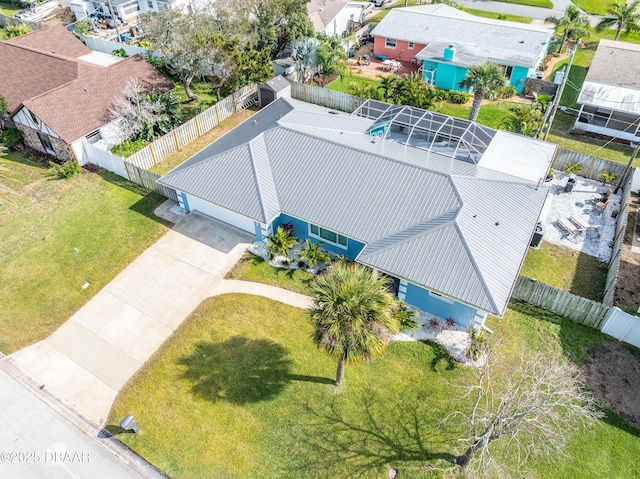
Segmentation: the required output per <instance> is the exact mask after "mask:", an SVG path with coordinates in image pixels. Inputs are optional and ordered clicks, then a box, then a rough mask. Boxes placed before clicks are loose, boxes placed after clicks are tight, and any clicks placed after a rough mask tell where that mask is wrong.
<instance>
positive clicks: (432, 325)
mask: <svg viewBox="0 0 640 479" xmlns="http://www.w3.org/2000/svg"><path fill="white" fill-rule="evenodd" d="M429 327H430V328H431V329H438V328H439V327H440V320H439V319H438V318H431V319H430V320H429Z"/></svg>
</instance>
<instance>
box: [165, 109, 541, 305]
mask: <svg viewBox="0 0 640 479" xmlns="http://www.w3.org/2000/svg"><path fill="white" fill-rule="evenodd" d="M288 101H289V100H287V101H284V100H282V99H281V100H276V102H274V103H272V104H271V105H276V104H277V103H279V102H283V103H287V102H288ZM271 105H270V106H269V107H267V108H266V109H265V110H267V109H268V108H271ZM288 105H289V106H291V104H289V103H288ZM282 108H283V107H282V106H280V107H278V106H276V107H275V108H273V110H272V112H267V114H266V116H268V117H269V118H271V119H272V120H274V121H273V122H272V128H270V129H264V128H258V129H256V131H255V133H256V134H255V135H254V137H253V138H250V139H248V140H246V143H245V144H243V145H240V146H237V147H235V148H232V149H227V147H228V145H230V144H232V143H233V142H230V141H229V140H227V141H225V142H223V143H222V146H223V149H222V152H221V153H219V154H216V153H215V148H214V147H215V145H216V144H217V143H218V141H220V140H218V141H216V142H214V143H212V145H210V147H209V148H208V150H209V153H210V156H209V158H208V159H204V160H203V159H201V160H200V161H198V162H191V160H189V161H190V162H191V164H189V165H187V166H186V167H179V168H176V169H175V170H173V171H172V172H170V173H168V174H167V175H165V176H164V177H162V178H161V179H160V180H159V181H160V182H161V183H162V184H165V185H168V186H170V187H173V188H175V189H178V190H180V191H185V192H187V193H189V194H192V195H195V196H198V197H200V198H202V199H205V200H207V201H211V202H212V203H215V204H217V205H220V206H223V207H225V208H227V209H230V210H232V211H236V212H238V213H240V214H243V215H245V216H248V217H250V218H253V219H255V220H257V221H260V222H262V223H267V222H269V221H271V220H273V219H274V218H275V217H276V216H277V215H278V214H279V213H281V212H282V213H286V214H289V215H292V216H294V217H297V218H300V219H303V220H306V221H310V222H313V223H315V224H318V225H320V226H324V227H326V228H329V229H332V230H334V231H337V232H339V233H341V234H343V235H345V236H348V237H351V238H354V239H357V240H359V241H362V242H364V243H365V244H366V245H367V246H366V247H365V249H364V250H363V252H362V253H361V255H360V257H359V258H358V261H360V262H362V263H364V264H368V265H371V266H373V267H376V268H379V269H381V270H383V271H386V272H389V273H390V274H393V275H395V276H397V277H400V278H404V279H407V280H409V281H411V282H413V283H416V284H419V285H422V286H425V287H427V288H429V289H431V290H434V291H437V292H439V293H442V294H445V295H447V296H450V297H452V298H457V299H459V300H461V301H463V302H465V303H468V304H470V305H473V306H475V307H478V308H481V309H483V310H486V311H489V312H491V313H493V314H498V315H501V314H502V313H503V312H504V310H505V308H506V306H507V302H508V299H509V296H510V292H511V287H512V285H513V284H514V282H515V280H516V278H517V275H518V272H519V269H520V266H521V263H522V261H523V259H524V255H525V254H526V250H527V247H528V243H529V239H530V237H531V234H532V232H533V229H534V228H535V225H536V222H537V220H538V217H539V214H540V211H541V209H542V205H543V204H544V200H545V198H546V193H547V189H546V188H545V187H540V188H539V189H536V184H535V183H532V182H527V181H523V180H520V179H517V178H514V177H513V176H509V175H505V174H502V173H500V172H498V171H492V170H487V169H485V168H482V167H479V166H477V165H475V164H473V163H468V162H465V161H459V160H455V159H452V158H446V157H444V156H443V155H440V154H438V153H434V152H431V151H429V152H427V151H424V150H420V149H418V148H414V147H412V146H409V145H402V144H398V143H395V142H393V141H388V140H382V139H375V138H373V137H371V136H369V135H366V134H363V133H358V132H348V131H343V130H341V129H340V128H339V129H336V130H331V129H329V128H327V127H328V126H329V125H328V124H327V123H326V121H329V119H330V118H331V117H333V118H335V120H336V125H339V126H340V127H342V126H344V125H343V119H342V118H340V117H339V115H331V114H328V113H327V112H328V110H326V109H323V110H324V114H325V115H326V116H327V118H324V117H322V115H320V116H318V114H316V113H313V112H311V113H308V112H303V114H299V113H296V114H295V115H293V116H292V118H287V116H288V115H285V116H283V118H282V119H281V120H280V119H278V120H275V117H276V116H277V115H274V114H273V111H281V109H282ZM265 110H263V111H265ZM260 113H262V112H260ZM260 113H258V114H256V115H255V116H258V115H259V114H260ZM255 116H254V117H255ZM305 118H306V120H307V121H306V122H305V121H304V120H305ZM318 118H321V119H322V121H321V122H320V124H321V125H322V126H309V123H311V124H316V122H318V121H319V120H318ZM345 118H349V117H345ZM351 119H352V120H355V121H356V122H362V123H361V125H360V126H359V127H358V128H359V129H362V128H365V127H366V126H367V125H369V124H370V123H371V120H370V119H364V118H358V117H351ZM261 121H262V120H260V121H259V122H258V125H260V124H261ZM238 128H240V127H238ZM235 131H236V129H234V130H232V131H231V132H230V134H232V133H233V132H235ZM246 134H247V130H246V128H240V130H239V135H240V137H241V138H245V139H246ZM222 139H224V137H223V138H222ZM222 139H221V140H222ZM505 161H509V158H505ZM473 215H476V216H475V217H473ZM496 222H498V223H499V224H498V225H495V223H496Z"/></svg>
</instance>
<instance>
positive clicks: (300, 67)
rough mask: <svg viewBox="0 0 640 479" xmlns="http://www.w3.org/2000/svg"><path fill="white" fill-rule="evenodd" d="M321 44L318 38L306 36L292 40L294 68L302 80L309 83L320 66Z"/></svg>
mask: <svg viewBox="0 0 640 479" xmlns="http://www.w3.org/2000/svg"><path fill="white" fill-rule="evenodd" d="M319 45H320V42H319V41H318V39H317V38H304V39H302V40H294V41H293V42H291V58H292V60H293V68H294V69H295V71H296V73H297V74H298V78H300V81H302V82H307V83H308V82H309V81H310V80H311V78H312V77H313V75H314V74H315V73H316V72H317V71H318V70H319V68H320V63H319V60H318V46H319Z"/></svg>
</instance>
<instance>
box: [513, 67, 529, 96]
mask: <svg viewBox="0 0 640 479" xmlns="http://www.w3.org/2000/svg"><path fill="white" fill-rule="evenodd" d="M529 70H530V69H529V68H526V67H513V71H512V72H511V80H510V81H509V83H511V84H512V85H513V86H514V87H516V90H517V91H518V94H520V93H522V90H523V89H524V82H525V80H526V78H527V77H528V76H529Z"/></svg>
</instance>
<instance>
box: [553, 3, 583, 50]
mask: <svg viewBox="0 0 640 479" xmlns="http://www.w3.org/2000/svg"><path fill="white" fill-rule="evenodd" d="M545 22H547V23H553V24H554V25H555V26H557V27H563V30H562V41H561V42H560V47H559V48H558V53H560V52H561V51H562V46H563V45H564V42H566V41H567V39H568V38H569V39H571V40H577V39H578V38H580V37H588V36H589V35H590V34H591V33H589V27H590V26H591V23H590V22H589V17H588V16H587V15H584V14H583V13H582V12H581V11H580V9H579V8H578V7H576V6H575V5H570V6H568V7H567V9H566V10H565V12H564V16H562V17H560V18H558V17H556V16H555V15H553V16H551V17H547V18H546V19H545Z"/></svg>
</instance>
